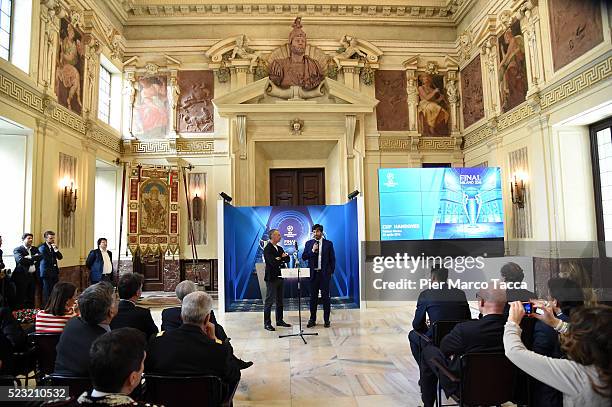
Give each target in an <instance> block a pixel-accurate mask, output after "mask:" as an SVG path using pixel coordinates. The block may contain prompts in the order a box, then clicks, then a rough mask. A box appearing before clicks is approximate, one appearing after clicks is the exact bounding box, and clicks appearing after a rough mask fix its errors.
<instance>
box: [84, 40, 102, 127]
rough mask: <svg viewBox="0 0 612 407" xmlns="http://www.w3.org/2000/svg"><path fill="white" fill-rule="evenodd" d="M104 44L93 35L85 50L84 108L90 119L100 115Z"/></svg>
mask: <svg viewBox="0 0 612 407" xmlns="http://www.w3.org/2000/svg"><path fill="white" fill-rule="evenodd" d="M101 52H102V45H101V44H100V41H99V40H98V39H96V38H95V37H93V36H92V37H91V40H90V42H89V44H88V45H87V48H86V51H85V72H86V75H85V78H84V80H83V85H84V89H83V99H84V105H83V110H84V111H85V116H86V117H88V118H89V119H90V120H95V119H96V118H97V117H98V98H97V97H96V96H97V95H98V87H99V84H98V81H99V80H100V53H101Z"/></svg>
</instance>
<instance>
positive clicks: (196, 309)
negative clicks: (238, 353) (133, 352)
mask: <svg viewBox="0 0 612 407" xmlns="http://www.w3.org/2000/svg"><path fill="white" fill-rule="evenodd" d="M212 301H213V300H212V298H211V296H210V295H209V294H207V293H205V292H203V291H196V292H193V293H191V294H188V295H187V296H185V298H184V299H183V305H182V310H181V317H182V320H183V325H181V326H180V327H179V328H178V329H174V330H172V331H169V332H166V331H163V332H161V333H159V334H158V335H157V336H156V337H154V338H152V339H151V341H150V342H149V346H148V348H147V358H146V360H145V372H146V373H150V374H160V375H173V376H199V375H214V376H218V377H219V378H220V379H221V380H222V381H223V382H225V383H228V384H229V385H230V387H232V390H230V394H231V392H232V391H233V388H234V387H235V386H236V385H237V384H238V381H239V380H240V369H239V368H238V366H237V363H236V358H235V357H234V351H233V349H232V346H231V345H230V344H229V342H228V341H227V340H225V341H221V340H220V339H219V338H217V337H216V336H215V327H214V325H213V324H212V323H211V322H210V310H211V309H212Z"/></svg>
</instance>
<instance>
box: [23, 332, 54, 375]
mask: <svg viewBox="0 0 612 407" xmlns="http://www.w3.org/2000/svg"><path fill="white" fill-rule="evenodd" d="M60 336H61V334H43V333H36V332H34V333H31V334H30V337H31V338H32V339H33V341H34V346H35V347H36V361H37V363H38V370H39V372H40V373H42V374H43V375H48V374H51V373H53V370H54V369H55V358H56V356H57V351H56V350H55V347H56V346H57V343H58V342H59V338H60Z"/></svg>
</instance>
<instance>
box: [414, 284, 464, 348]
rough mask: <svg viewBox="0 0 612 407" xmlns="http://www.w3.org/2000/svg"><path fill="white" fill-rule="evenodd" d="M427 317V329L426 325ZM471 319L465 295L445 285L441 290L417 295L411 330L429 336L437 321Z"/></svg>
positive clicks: (432, 289)
mask: <svg viewBox="0 0 612 407" xmlns="http://www.w3.org/2000/svg"><path fill="white" fill-rule="evenodd" d="M428 316H429V327H427V324H426V319H427V317H428ZM471 318H472V316H471V313H470V306H469V305H468V302H467V299H466V298H465V293H464V292H463V291H461V290H459V289H458V288H449V287H448V285H447V284H445V285H444V287H443V288H440V289H434V288H430V289H427V290H424V291H422V292H421V293H420V294H419V298H418V300H417V306H416V311H415V313H414V319H413V320H412V328H413V329H414V330H415V331H418V332H422V333H426V334H427V335H428V336H431V334H432V331H431V330H432V327H433V325H434V324H435V323H436V322H438V321H463V320H468V319H471Z"/></svg>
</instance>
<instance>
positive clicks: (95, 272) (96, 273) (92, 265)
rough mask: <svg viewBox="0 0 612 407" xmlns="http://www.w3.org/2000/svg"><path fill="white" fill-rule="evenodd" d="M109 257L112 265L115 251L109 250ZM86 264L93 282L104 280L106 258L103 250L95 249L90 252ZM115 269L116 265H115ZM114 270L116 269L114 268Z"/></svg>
mask: <svg viewBox="0 0 612 407" xmlns="http://www.w3.org/2000/svg"><path fill="white" fill-rule="evenodd" d="M106 253H108V258H109V259H110V262H111V265H112V264H113V253H111V251H110V250H107V251H106ZM85 265H86V266H87V268H88V269H89V279H90V280H91V282H92V284H93V283H97V282H99V281H100V280H102V272H103V271H104V260H103V259H102V250H100V249H93V250H92V251H90V252H89V255H88V256H87V260H86V261H85ZM113 269H114V267H113ZM113 271H114V270H113Z"/></svg>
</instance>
